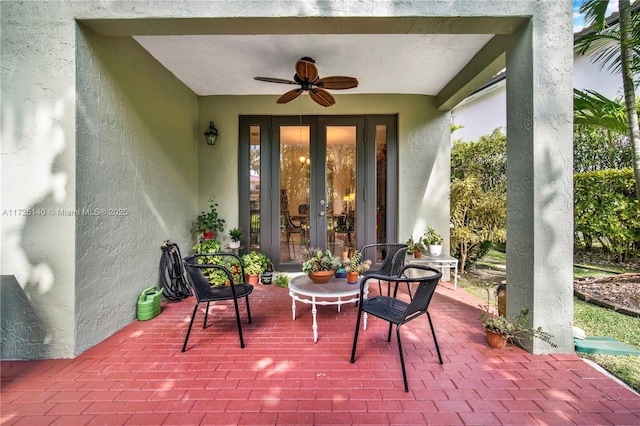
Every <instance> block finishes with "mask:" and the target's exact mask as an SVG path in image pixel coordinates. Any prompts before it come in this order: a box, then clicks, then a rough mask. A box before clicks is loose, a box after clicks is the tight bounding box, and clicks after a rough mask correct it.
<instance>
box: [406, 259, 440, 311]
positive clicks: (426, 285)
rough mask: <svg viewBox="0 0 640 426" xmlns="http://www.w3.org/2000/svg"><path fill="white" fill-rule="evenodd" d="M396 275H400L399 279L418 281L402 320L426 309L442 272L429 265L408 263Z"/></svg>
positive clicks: (411, 281)
mask: <svg viewBox="0 0 640 426" xmlns="http://www.w3.org/2000/svg"><path fill="white" fill-rule="evenodd" d="M414 275H418V276H414ZM398 276H399V277H402V278H401V279H402V281H404V282H410V283H418V288H417V289H416V290H415V292H414V294H413V299H412V300H411V303H409V306H408V307H407V311H406V312H405V314H404V318H403V322H404V320H405V319H406V318H410V317H411V316H413V315H414V314H416V313H424V312H426V311H427V309H428V308H429V303H431V299H432V297H433V293H435V291H436V286H437V285H438V281H440V278H442V272H440V271H438V270H437V269H434V268H431V267H429V266H424V265H411V264H410V265H406V266H405V267H403V268H402V269H401V271H400V272H399V274H398ZM399 279H400V278H399ZM396 288H397V287H396Z"/></svg>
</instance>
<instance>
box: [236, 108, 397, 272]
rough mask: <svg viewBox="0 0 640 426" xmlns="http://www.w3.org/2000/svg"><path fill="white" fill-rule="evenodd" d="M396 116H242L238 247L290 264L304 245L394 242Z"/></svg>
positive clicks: (344, 250)
mask: <svg viewBox="0 0 640 426" xmlns="http://www.w3.org/2000/svg"><path fill="white" fill-rule="evenodd" d="M395 119H396V117H395V116H302V117H300V116H272V117H264V116H261V117H254V116H251V117H249V116H243V117H241V135H240V136H241V143H240V147H241V149H240V162H241V167H240V182H241V187H240V190H241V191H240V192H241V194H240V201H241V203H240V223H241V224H243V225H244V226H243V229H248V230H249V232H248V233H247V232H245V234H247V237H248V241H246V242H245V247H249V248H250V249H251V250H260V251H261V252H263V253H265V254H266V255H267V256H269V258H270V259H271V260H272V262H273V264H274V266H275V267H276V269H278V270H296V269H299V262H298V259H299V255H300V250H301V249H302V248H303V247H320V248H323V249H328V250H330V251H331V252H332V253H333V254H334V255H335V256H340V257H342V256H345V255H347V254H348V253H349V252H352V251H354V250H357V249H358V248H359V247H361V246H362V245H364V244H367V243H372V242H386V241H390V240H393V241H395V239H396V229H397V226H396V218H397V212H396V201H395V200H396V199H397V197H396V188H397V186H396V182H397V180H396V179H397V178H396V174H397V172H396V168H397V143H396V142H395V141H396V138H395V122H396V120H395ZM247 166H248V167H247ZM390 185H391V186H390Z"/></svg>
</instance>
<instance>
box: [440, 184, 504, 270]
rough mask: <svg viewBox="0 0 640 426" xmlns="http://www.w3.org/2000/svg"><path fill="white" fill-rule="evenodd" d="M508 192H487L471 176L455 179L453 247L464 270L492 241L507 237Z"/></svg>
mask: <svg viewBox="0 0 640 426" xmlns="http://www.w3.org/2000/svg"><path fill="white" fill-rule="evenodd" d="M506 203H507V198H506V194H504V193H500V192H499V191H498V190H494V191H490V192H485V191H484V190H483V189H482V187H481V184H480V182H479V180H478V179H477V178H474V177H471V178H466V179H464V180H460V179H456V180H454V181H453V182H452V183H451V223H453V229H452V230H451V247H452V250H453V254H454V256H456V257H458V258H459V259H460V266H461V268H460V272H461V273H463V272H464V269H465V267H466V266H468V265H469V264H470V263H471V262H473V261H475V260H477V259H478V258H479V257H471V256H482V255H484V254H485V253H486V250H488V248H487V246H489V245H490V243H489V242H490V241H500V242H505V241H506V235H507V230H506V223H507V222H506V221H507V215H506Z"/></svg>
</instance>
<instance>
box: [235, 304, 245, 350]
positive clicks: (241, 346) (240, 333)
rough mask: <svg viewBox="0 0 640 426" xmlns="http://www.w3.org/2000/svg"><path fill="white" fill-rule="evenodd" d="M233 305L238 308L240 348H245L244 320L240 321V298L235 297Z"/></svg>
mask: <svg viewBox="0 0 640 426" xmlns="http://www.w3.org/2000/svg"><path fill="white" fill-rule="evenodd" d="M233 306H234V307H235V308H236V322H237V323H238V335H239V336H240V348H242V349H244V339H243V338H242V321H240V309H238V299H233Z"/></svg>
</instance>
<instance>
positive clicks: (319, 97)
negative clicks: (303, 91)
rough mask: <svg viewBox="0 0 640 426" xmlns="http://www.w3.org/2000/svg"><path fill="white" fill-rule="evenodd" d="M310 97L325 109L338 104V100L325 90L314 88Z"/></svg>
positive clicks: (310, 91)
mask: <svg viewBox="0 0 640 426" xmlns="http://www.w3.org/2000/svg"><path fill="white" fill-rule="evenodd" d="M309 96H311V99H313V100H314V101H316V102H317V103H318V104H320V105H322V106H323V107H330V106H331V105H333V104H335V103H336V100H335V99H334V98H333V96H331V93H329V92H327V91H326V90H324V89H318V88H313V89H311V90H309Z"/></svg>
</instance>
